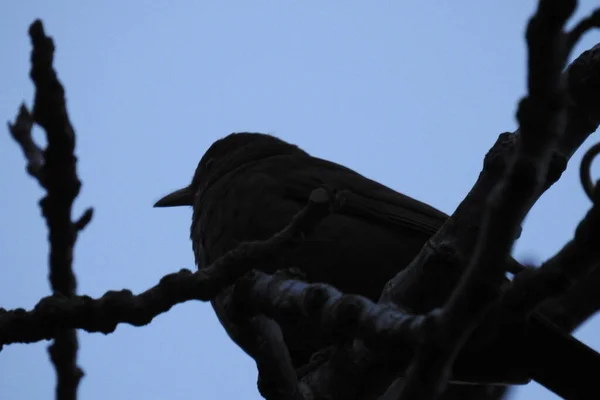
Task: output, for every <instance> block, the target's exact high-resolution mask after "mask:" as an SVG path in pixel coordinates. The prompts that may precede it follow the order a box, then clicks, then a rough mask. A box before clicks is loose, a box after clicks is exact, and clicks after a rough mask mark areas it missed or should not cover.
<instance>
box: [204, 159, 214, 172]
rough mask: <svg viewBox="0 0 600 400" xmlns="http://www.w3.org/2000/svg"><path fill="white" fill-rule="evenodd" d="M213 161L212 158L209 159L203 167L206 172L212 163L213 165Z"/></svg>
mask: <svg viewBox="0 0 600 400" xmlns="http://www.w3.org/2000/svg"><path fill="white" fill-rule="evenodd" d="M213 160H214V159H213V158H211V159H210V160H208V161H207V162H206V164H205V165H204V168H205V169H206V170H209V169H210V167H211V165H212V163H213Z"/></svg>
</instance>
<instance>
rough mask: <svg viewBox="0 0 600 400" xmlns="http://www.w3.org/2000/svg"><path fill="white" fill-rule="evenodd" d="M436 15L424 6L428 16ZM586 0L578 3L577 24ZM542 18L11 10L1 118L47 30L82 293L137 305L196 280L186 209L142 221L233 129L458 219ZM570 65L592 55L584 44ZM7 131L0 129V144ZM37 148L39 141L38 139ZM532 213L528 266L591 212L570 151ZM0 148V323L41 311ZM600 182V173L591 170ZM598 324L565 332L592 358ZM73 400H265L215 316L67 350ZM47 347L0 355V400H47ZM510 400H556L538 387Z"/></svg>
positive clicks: (49, 6)
mask: <svg viewBox="0 0 600 400" xmlns="http://www.w3.org/2000/svg"><path fill="white" fill-rule="evenodd" d="M434 3H435V4H434ZM596 3H597V2H594V1H591V0H587V1H581V2H580V7H579V10H578V12H577V16H582V15H586V14H587V13H589V12H590V10H591V9H592V7H593V6H595V5H596ZM534 7H535V2H534V1H522V0H521V1H517V0H512V1H499V0H488V1H478V2H476V1H469V2H467V1H462V2H416V1H415V2H400V1H390V0H386V1H383V0H377V1H369V2H367V1H350V0H346V1H341V0H338V1H289V0H279V1H274V0H271V1H265V0H255V1H183V0H180V1H178V2H166V1H164V0H157V1H154V2H148V1H144V2H142V1H139V0H138V1H133V0H130V1H127V2H124V1H119V2H117V1H114V0H113V1H103V2H94V3H92V2H73V1H71V2H67V1H54V2H48V1H27V2H25V1H23V2H16V1H3V2H1V3H0V54H1V55H2V62H1V63H0V65H1V67H0V68H1V75H0V119H3V120H4V121H8V120H10V121H12V120H13V119H14V116H15V115H16V111H17V109H18V106H19V104H20V102H21V101H26V103H27V104H28V105H30V104H31V101H32V98H33V85H32V83H31V82H30V80H29V78H28V73H29V57H30V50H31V46H30V42H29V37H28V35H27V29H28V26H29V24H30V23H31V22H32V21H33V20H34V19H35V18H41V19H42V20H43V22H44V26H45V28H46V31H47V33H48V34H49V35H51V36H52V37H53V38H54V39H55V43H56V46H57V51H56V56H55V66H56V69H57V71H58V74H59V78H60V80H61V81H62V83H63V84H64V86H65V88H66V93H67V98H68V110H69V113H70V117H71V121H72V123H73V125H74V127H75V129H76V132H77V156H78V157H79V164H78V172H79V176H80V178H81V179H82V181H83V187H82V191H81V195H80V196H79V198H78V200H77V202H76V207H75V209H76V213H75V217H77V216H79V214H80V213H81V212H82V211H83V210H84V209H85V208H86V207H88V206H93V207H94V209H95V214H94V219H93V221H92V223H91V224H90V225H89V226H88V228H86V230H85V231H84V233H83V234H82V235H80V238H79V240H78V242H77V247H76V250H75V271H76V273H77V278H78V282H79V286H78V292H79V293H81V294H87V295H90V296H93V297H98V296H101V295H102V294H103V293H104V292H105V291H107V290H111V289H114V290H119V289H122V288H128V289H131V290H132V291H133V292H135V293H138V292H141V291H143V290H145V289H147V288H148V287H150V286H152V285H154V284H155V283H157V282H158V280H159V279H160V277H162V276H163V275H165V274H167V273H170V272H173V271H177V270H179V269H180V268H190V269H191V268H193V267H194V262H193V255H192V250H191V243H190V241H189V238H188V232H189V224H190V219H191V211H190V210H189V209H187V208H180V209H153V208H152V204H153V203H154V202H155V201H156V200H157V199H158V198H159V197H160V196H161V195H163V194H165V193H167V192H168V191H170V190H172V189H175V188H178V187H180V186H183V185H185V184H187V183H188V181H189V180H190V179H191V176H192V174H193V170H194V168H195V167H196V164H197V162H198V160H199V159H200V157H201V156H202V154H203V152H204V151H205V150H206V149H207V148H208V146H209V145H210V144H211V143H212V142H213V141H214V140H216V139H218V138H221V137H223V136H225V135H226V134H228V133H230V132H234V131H259V132H267V133H272V134H275V135H277V136H279V137H281V138H283V139H285V140H287V141H290V142H292V143H295V144H298V145H299V146H301V147H302V148H304V149H305V150H307V151H308V152H310V153H311V154H313V155H315V156H319V157H321V158H326V159H330V160H332V161H336V162H338V163H341V164H344V165H346V166H348V167H351V168H353V169H355V170H357V171H358V172H360V173H362V174H364V175H366V176H368V177H370V178H373V179H375V180H377V181H380V182H382V183H384V184H386V185H388V186H390V187H392V188H394V189H396V190H398V191H401V192H403V193H406V194H408V195H410V196H413V197H416V198H417V199H419V200H422V201H425V202H428V203H430V204H432V205H433V206H435V207H437V208H439V209H441V210H443V211H445V212H447V213H452V212H453V211H454V209H455V208H456V206H457V205H458V204H459V202H460V201H461V200H462V199H463V197H464V196H465V194H466V193H467V192H468V190H469V189H470V188H471V186H472V185H473V183H474V181H475V179H476V178H477V175H478V173H479V171H480V169H481V166H482V159H483V156H484V154H485V153H486V151H487V150H488V149H489V147H490V146H491V145H492V144H493V143H494V141H495V140H496V138H497V136H498V134H499V133H501V132H504V131H512V130H514V129H515V128H516V123H515V118H514V113H515V110H516V106H517V102H518V100H519V98H520V97H521V96H522V95H523V94H524V91H525V78H526V75H525V63H526V59H525V43H524V38H523V37H524V36H523V35H524V30H525V26H526V22H527V19H528V18H529V16H530V15H531V12H532V11H533V9H534ZM584 39H585V40H583V41H582V42H581V43H580V45H579V46H578V47H577V49H576V51H575V54H576V55H577V54H579V53H581V52H582V51H583V50H585V49H587V48H590V47H592V46H593V45H594V44H595V43H596V42H598V41H600V35H599V34H598V33H591V34H588V35H587V36H586V37H585V38H584ZM3 129H4V128H3ZM36 138H37V139H39V140H40V141H43V134H42V132H41V131H39V130H38V131H36ZM596 141H598V137H597V134H596V135H592V137H591V139H590V140H589V141H588V142H586V143H585V144H584V145H583V146H582V148H581V151H579V152H578V153H577V154H576V155H575V156H574V157H573V159H572V162H571V164H570V168H569V169H568V170H567V172H566V173H565V174H564V175H563V177H562V179H561V181H560V182H559V183H558V184H556V185H555V186H554V187H553V188H552V189H551V190H549V191H548V192H547V194H546V195H545V196H544V197H543V198H542V199H541V200H540V201H539V202H538V203H537V204H536V206H535V208H534V209H533V211H532V213H531V214H530V215H529V217H528V218H527V220H526V223H525V226H524V232H523V234H522V237H521V239H520V240H519V242H518V244H517V246H516V249H515V252H514V254H515V255H516V257H517V258H518V259H520V260H534V261H536V262H539V261H541V260H544V259H545V258H547V257H549V256H551V255H552V254H554V253H555V252H556V251H557V250H558V249H559V248H560V247H561V246H562V245H564V244H565V243H566V241H567V240H569V239H570V238H571V237H572V235H573V230H574V228H575V226H576V224H577V222H578V221H579V220H580V218H581V217H582V215H583V214H584V213H585V212H586V211H587V210H588V209H589V207H590V203H589V201H588V200H587V199H586V197H585V195H584V192H583V190H582V189H581V186H580V184H579V179H578V172H577V170H578V167H579V162H580V159H581V156H582V151H584V150H586V149H587V148H589V147H590V146H591V145H592V144H593V143H594V142H596ZM24 167H25V162H24V159H23V156H22V154H21V150H20V149H19V148H18V146H17V145H16V144H15V143H14V142H13V140H12V139H11V138H10V135H9V133H8V130H6V129H4V134H0V171H2V172H1V173H0V185H1V187H2V188H3V191H2V192H3V193H4V195H2V196H0V225H1V226H2V227H3V229H2V230H1V232H0V265H1V271H0V306H1V307H4V308H6V309H12V308H17V307H24V308H27V309H30V308H32V307H33V306H34V305H35V303H36V302H37V300H38V299H39V298H40V297H42V296H45V295H48V294H50V289H49V284H48V281H47V242H46V235H47V231H46V227H45V224H44V221H43V220H42V218H41V217H40V211H39V208H38V204H37V202H38V200H39V199H40V197H41V196H42V195H43V194H42V190H41V189H40V187H39V186H38V184H37V183H36V182H35V181H34V180H32V179H31V178H30V177H29V176H27V175H26V173H25V169H24ZM595 171H596V173H597V175H596V176H599V175H600V168H596V169H595ZM599 330H600V319H596V320H592V321H591V322H589V323H587V324H586V325H585V326H583V327H582V328H581V329H579V330H578V331H577V332H576V336H577V337H578V338H579V339H581V340H583V341H584V342H585V343H587V344H589V345H590V346H592V347H594V348H595V349H597V350H600V335H598V332H599ZM79 338H80V347H81V350H80V353H79V354H80V356H79V364H80V365H81V366H82V367H83V369H84V370H85V373H86V376H85V378H84V379H83V380H82V382H81V385H80V390H79V393H80V398H81V399H86V400H96V399H107V398H111V399H138V398H139V399H149V400H154V399H167V398H173V399H195V398H198V396H199V394H201V397H202V398H205V399H248V400H252V399H259V398H260V397H259V395H258V392H257V390H256V386H255V382H256V372H255V366H254V363H253V361H252V360H251V359H250V358H248V357H247V356H246V355H245V354H244V353H242V352H241V351H240V350H238V348H237V347H236V346H235V345H234V344H233V342H231V341H230V340H229V338H228V337H227V335H226V334H225V332H224V330H223V329H222V328H221V326H220V325H219V323H218V322H217V319H216V317H215V316H214V314H213V311H212V308H211V307H210V305H209V304H208V303H200V302H189V303H186V304H183V305H178V306H176V307H175V308H173V309H172V310H171V311H169V312H168V313H166V314H163V315H161V316H159V317H157V318H156V319H155V320H154V321H153V322H152V323H151V324H150V325H148V326H145V327H142V328H134V327H131V326H125V325H122V326H119V327H118V328H117V330H116V332H115V333H113V334H110V335H108V336H104V335H102V334H88V333H85V332H80V333H79ZM47 345H48V343H37V344H34V345H10V346H6V347H5V348H4V350H3V351H2V353H0V398H6V399H50V398H53V390H54V385H55V374H54V370H53V368H52V366H51V364H50V362H49V360H48V356H47V353H46V350H45V349H46V346H47ZM514 393H515V395H514V397H513V399H535V400H541V399H555V398H557V397H556V396H554V395H552V394H551V393H549V392H548V391H546V390H545V389H543V388H541V387H540V386H538V385H536V384H530V385H527V386H526V387H522V388H520V389H518V390H517V391H515V392H514Z"/></svg>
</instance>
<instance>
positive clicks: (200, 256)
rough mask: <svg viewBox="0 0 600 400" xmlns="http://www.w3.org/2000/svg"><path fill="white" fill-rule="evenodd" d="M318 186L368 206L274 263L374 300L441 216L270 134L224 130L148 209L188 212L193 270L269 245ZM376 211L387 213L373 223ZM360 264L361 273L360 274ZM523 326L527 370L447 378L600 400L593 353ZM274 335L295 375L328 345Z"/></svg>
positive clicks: (286, 331)
mask: <svg viewBox="0 0 600 400" xmlns="http://www.w3.org/2000/svg"><path fill="white" fill-rule="evenodd" d="M324 186H325V187H328V188H332V189H334V190H340V191H341V190H345V191H350V192H351V193H354V194H356V195H358V196H362V197H363V198H366V199H368V200H369V201H368V204H369V207H371V209H370V210H369V212H368V213H354V214H344V213H332V214H330V215H328V216H327V217H326V218H325V219H324V220H322V221H321V222H320V224H319V225H318V226H317V227H316V228H315V229H314V231H313V232H312V233H311V234H310V235H307V236H306V237H305V238H304V239H303V241H302V242H301V243H300V244H299V245H298V246H296V247H295V248H294V249H293V250H290V251H289V252H285V254H282V255H281V256H280V257H279V258H277V260H274V261H276V262H273V265H276V266H277V267H278V268H284V267H286V266H293V267H295V268H297V269H299V270H300V271H301V272H302V274H303V278H304V279H306V280H307V281H308V282H321V283H327V284H329V285H332V286H334V287H336V288H337V289H338V290H340V291H342V292H343V293H346V294H358V295H362V296H364V297H367V298H369V299H371V300H373V301H377V300H378V298H379V296H380V295H381V292H382V290H383V288H384V286H385V284H386V283H387V282H388V281H389V280H390V279H391V278H392V277H394V276H395V275H396V274H397V273H398V272H399V271H400V270H402V269H403V268H404V267H406V266H408V264H409V263H410V262H411V261H412V260H413V258H414V257H415V256H416V255H417V253H418V252H419V251H420V250H421V248H422V247H423V245H424V244H425V243H426V241H427V240H428V239H429V238H430V237H431V236H432V235H433V234H435V233H436V232H437V231H438V230H439V229H440V227H441V226H442V225H443V224H444V223H445V222H446V220H447V219H448V218H449V216H448V215H447V214H445V213H444V212H442V211H439V210H437V209H436V208H434V207H432V206H430V205H428V204H426V203H424V202H421V201H418V200H416V199H414V198H412V197H409V196H407V195H405V194H402V193H399V192H397V191H395V190H393V189H391V188H389V187H387V186H385V185H383V184H381V183H379V182H376V181H374V180H371V179H369V178H367V177H365V176H363V175H361V174H359V173H358V172H355V171H354V170H352V169H350V168H347V167H345V166H343V165H340V164H337V163H334V162H332V161H328V160H324V159H320V158H317V157H314V156H311V155H310V154H309V153H307V152H306V151H304V150H302V149H301V148H300V147H298V146H297V145H294V144H291V143H288V142H286V141H284V140H282V139H280V138H278V137H276V136H274V135H270V134H264V133H256V132H237V133H231V134H229V135H226V136H225V137H222V138H220V139H218V140H216V141H215V142H214V143H213V144H212V145H211V146H210V147H209V148H208V149H207V150H206V151H205V153H204V155H203V156H202V157H201V159H200V161H199V163H198V165H197V168H196V170H195V172H194V175H193V177H192V180H191V183H189V184H188V185H186V186H184V187H183V188H181V189H178V190H175V191H173V192H171V193H169V194H167V195H166V196H164V197H162V198H161V199H160V200H158V201H157V202H156V203H155V204H154V206H155V207H176V206H191V207H192V222H191V227H190V238H191V241H192V249H193V252H194V258H195V262H196V264H197V266H198V268H204V267H206V266H208V265H210V264H211V263H212V262H214V261H215V260H217V259H218V258H219V257H221V256H223V255H224V254H226V253H227V252H228V251H230V250H232V249H234V248H235V247H236V246H238V245H239V244H240V243H243V242H247V241H255V240H266V239H268V238H270V237H271V236H272V235H273V234H274V233H276V232H278V231H280V230H281V229H283V228H284V227H285V226H286V225H287V224H288V223H289V222H290V220H291V219H292V217H293V216H294V215H295V214H296V213H298V212H299V211H300V210H301V209H302V208H303V207H304V206H305V205H306V203H307V201H308V198H309V196H310V194H311V193H312V191H313V190H315V189H317V188H319V187H324ZM378 209H381V210H386V213H387V214H388V215H387V216H385V215H384V216H383V217H381V218H373V217H372V215H373V214H374V213H375V214H376V213H377V212H378ZM390 210H392V212H391V214H392V215H389V214H390ZM513 261H514V260H513ZM514 262H515V263H516V261H514ZM365 266H369V267H368V274H367V275H365ZM211 304H212V306H213V308H214V310H215V312H216V314H217V317H218V318H219V321H220V322H221V324H222V325H223V326H224V328H225V330H226V332H227V333H228V335H229V336H230V338H231V339H232V340H233V341H234V342H236V343H237V344H238V345H239V346H240V347H241V348H242V349H243V350H245V351H246V352H248V349H247V348H246V347H247V346H245V345H244V338H243V337H242V335H241V334H240V332H238V329H237V327H236V325H235V323H233V322H232V321H231V320H229V319H228V317H227V312H226V311H227V310H226V309H225V307H224V306H223V304H221V303H220V301H219V300H218V298H217V299H216V300H213V301H211ZM528 328H529V330H528V332H529V334H528V335H527V336H526V337H523V338H521V339H520V340H522V341H523V342H522V344H521V345H520V346H519V349H527V348H529V347H530V348H531V349H536V350H535V351H533V350H532V354H535V357H537V358H539V360H538V359H535V360H533V359H532V360H528V363H531V365H530V366H529V365H528V366H527V368H524V366H522V365H514V366H511V365H504V364H502V365H495V366H494V365H492V366H491V369H489V370H488V371H487V372H485V368H483V367H482V365H474V366H472V367H471V368H468V367H467V368H466V372H465V373H464V375H463V376H453V379H454V381H455V382H468V383H477V384H523V383H526V382H529V381H530V380H531V379H533V380H536V381H538V382H539V383H541V384H542V385H544V386H546V387H547V388H549V389H550V390H552V391H553V392H555V393H556V394H559V395H560V396H562V397H564V398H567V399H579V398H581V397H580V396H581V391H582V387H581V386H582V385H585V388H586V389H587V388H588V387H589V388H590V390H593V391H594V393H597V394H598V395H597V396H595V397H594V396H593V397H585V398H600V389H599V388H598V387H595V386H597V385H592V384H590V383H589V381H590V380H589V379H586V378H585V377H588V376H591V375H590V374H591V373H594V374H595V376H596V377H597V376H600V355H598V353H596V352H595V351H594V350H592V349H590V348H589V347H587V346H586V345H585V344H583V343H581V342H579V341H577V340H576V339H575V338H573V337H572V336H571V335H570V334H568V333H565V332H562V331H561V330H560V329H559V328H558V327H556V326H554V325H553V324H552V323H551V322H550V321H547V320H545V319H544V318H543V317H541V316H540V315H539V314H537V313H535V314H534V317H532V318H531V319H530V322H529V326H528ZM282 331H283V335H284V340H285V343H286V345H287V347H288V349H289V353H290V357H291V360H292V363H293V365H294V367H296V368H299V367H300V366H302V365H304V364H306V363H307V362H308V360H309V359H310V357H311V355H313V353H315V352H316V351H318V350H319V349H321V348H323V347H325V345H326V344H327V343H325V342H326V340H327V339H326V338H324V337H322V336H321V335H320V333H319V330H318V327H316V326H313V325H310V324H303V323H302V322H297V323H296V324H294V323H291V322H290V325H287V326H282ZM511 340H512V339H511ZM514 343H516V342H513V344H514ZM510 345H511V343H510V340H509V342H508V343H506V341H505V342H504V344H502V345H499V346H497V348H496V349H495V350H494V351H495V353H496V355H497V356H498V355H500V354H502V353H504V352H505V348H506V346H510ZM502 346H504V347H502ZM552 354H555V355H556V356H552ZM559 356H560V357H559ZM532 357H533V356H532ZM523 359H524V358H520V360H523ZM458 361H460V356H459V358H458ZM515 362H516V363H517V364H518V363H519V362H520V361H515ZM459 364H460V363H459ZM512 367H514V369H515V370H518V371H521V370H522V371H523V372H517V373H516V375H515V372H514V371H508V370H507V369H511V368H512ZM453 374H454V372H453ZM519 374H521V375H519ZM451 381H452V379H451ZM592 381H593V380H592ZM578 396H579V397H578Z"/></svg>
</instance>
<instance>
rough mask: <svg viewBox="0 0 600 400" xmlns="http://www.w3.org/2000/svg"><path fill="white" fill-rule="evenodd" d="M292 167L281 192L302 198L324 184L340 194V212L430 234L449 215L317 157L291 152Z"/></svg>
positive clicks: (436, 229)
mask: <svg viewBox="0 0 600 400" xmlns="http://www.w3.org/2000/svg"><path fill="white" fill-rule="evenodd" d="M289 159H290V160H289V161H290V163H291V164H292V167H293V168H294V169H295V171H294V173H293V174H288V175H286V180H285V181H286V185H285V193H284V195H285V196H287V197H289V198H294V199H296V200H298V201H302V202H305V201H306V200H307V199H308V196H309V195H310V193H311V191H312V190H314V189H316V188H318V187H321V186H327V187H330V188H332V189H334V190H336V191H338V192H340V195H341V196H343V200H344V201H343V202H342V206H341V209H340V212H342V213H345V214H352V215H356V216H359V217H363V218H367V219H371V220H377V221H379V222H381V223H383V224H388V225H391V226H401V227H403V228H411V229H414V230H415V231H417V232H422V233H425V234H427V235H433V234H434V233H435V232H437V231H438V230H439V229H440V227H441V226H442V225H443V224H444V223H445V222H446V220H447V219H448V215H446V214H445V213H443V212H441V211H439V210H437V209H435V208H433V207H431V206H429V205H427V204H425V203H422V202H420V201H418V200H415V199H413V198H411V197H408V196H405V195H403V194H401V193H398V192H396V191H395V190H393V189H391V188H389V187H387V186H385V185H382V184H380V183H378V182H375V181H373V180H371V179H368V178H366V177H364V176H363V175H360V174H359V173H357V172H355V171H353V170H351V169H349V168H347V167H344V166H342V165H339V164H336V163H333V162H330V161H327V160H322V159H319V158H316V157H307V156H304V157H302V156H290V157H289Z"/></svg>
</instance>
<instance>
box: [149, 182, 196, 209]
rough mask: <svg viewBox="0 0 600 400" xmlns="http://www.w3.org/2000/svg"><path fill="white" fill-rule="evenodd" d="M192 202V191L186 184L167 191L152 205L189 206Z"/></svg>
mask: <svg viewBox="0 0 600 400" xmlns="http://www.w3.org/2000/svg"><path fill="white" fill-rule="evenodd" d="M193 204H194V191H193V190H192V189H191V188H190V187H189V186H186V187H184V188H183V189H179V190H176V191H174V192H173V193H169V194H168V195H166V196H165V197H163V198H162V199H160V200H159V201H157V202H156V203H154V207H178V206H191V205H193Z"/></svg>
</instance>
